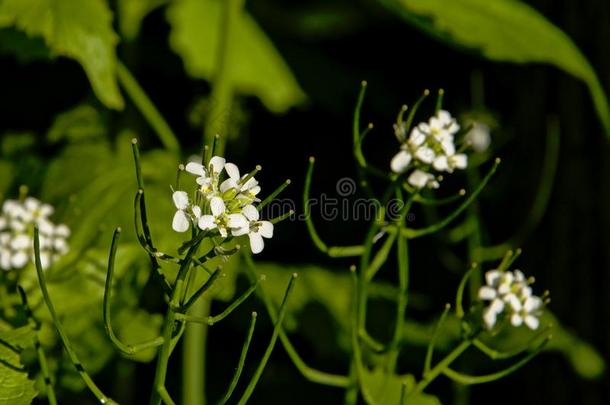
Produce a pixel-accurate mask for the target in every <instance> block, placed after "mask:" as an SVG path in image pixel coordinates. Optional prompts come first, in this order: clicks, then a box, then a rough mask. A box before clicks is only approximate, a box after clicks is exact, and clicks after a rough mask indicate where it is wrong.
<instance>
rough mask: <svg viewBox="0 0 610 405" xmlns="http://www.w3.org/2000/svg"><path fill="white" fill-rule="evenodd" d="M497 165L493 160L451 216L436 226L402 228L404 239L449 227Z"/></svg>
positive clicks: (474, 197)
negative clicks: (473, 188) (484, 174)
mask: <svg viewBox="0 0 610 405" xmlns="http://www.w3.org/2000/svg"><path fill="white" fill-rule="evenodd" d="M499 164H500V159H499V158H497V159H496V160H495V162H494V164H493V166H492V167H491V169H490V170H489V172H488V173H487V175H486V176H485V177H484V178H483V180H482V181H481V183H479V185H478V186H477V188H476V189H475V190H474V191H473V192H472V194H470V195H469V196H468V197H467V198H466V200H464V201H463V202H462V204H460V205H459V206H458V207H457V208H456V209H455V210H454V211H453V212H452V213H451V214H449V215H447V216H446V217H445V218H444V219H442V220H441V221H439V222H437V223H436V224H433V225H430V226H427V227H425V228H420V229H409V228H402V230H401V233H402V234H403V235H404V236H405V237H407V238H409V239H412V238H418V237H420V236H425V235H429V234H431V233H435V232H438V231H439V230H441V229H443V228H444V227H445V226H447V225H449V224H450V223H451V222H452V221H453V220H454V219H455V218H457V216H458V215H460V214H461V213H462V211H464V210H465V209H466V208H468V206H469V205H470V204H471V203H472V202H473V201H474V200H475V199H476V198H477V197H478V196H479V194H480V193H481V191H483V189H484V188H485V186H486V185H487V183H489V180H490V179H491V177H492V176H493V175H494V173H495V172H496V169H497V168H498V165H499Z"/></svg>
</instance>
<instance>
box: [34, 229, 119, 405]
mask: <svg viewBox="0 0 610 405" xmlns="http://www.w3.org/2000/svg"><path fill="white" fill-rule="evenodd" d="M34 256H35V264H36V273H37V274H38V283H39V284H40V290H41V291H42V296H43V298H44V301H45V304H46V305H47V308H48V309H49V313H50V314H51V318H52V319H53V324H54V325H55V329H57V333H58V334H59V337H60V339H61V342H62V343H63V345H64V348H65V349H66V352H67V353H68V357H70V361H71V362H72V364H73V365H74V367H75V368H76V371H77V372H78V373H79V374H80V376H81V378H82V379H83V381H84V382H85V385H86V386H87V388H89V390H90V391H91V392H92V393H93V395H95V397H96V398H97V399H98V401H99V402H100V403H102V404H109V403H110V404H116V402H114V401H113V400H112V399H110V398H109V397H107V396H106V395H105V394H104V393H103V392H102V390H100V389H99V387H98V386H97V385H96V384H95V382H93V379H92V378H91V376H89V374H88V373H87V372H86V371H85V369H84V367H83V366H82V364H81V362H80V360H79V358H78V356H77V355H76V352H75V351H74V350H73V349H72V344H71V343H70V340H69V339H68V335H67V334H66V332H65V331H64V328H63V326H62V324H61V322H59V317H58V316H57V312H55V307H54V306H53V302H52V301H51V296H50V295H49V291H48V290H47V282H46V279H45V275H44V270H43V269H42V263H41V262H40V237H39V232H38V227H35V228H34Z"/></svg>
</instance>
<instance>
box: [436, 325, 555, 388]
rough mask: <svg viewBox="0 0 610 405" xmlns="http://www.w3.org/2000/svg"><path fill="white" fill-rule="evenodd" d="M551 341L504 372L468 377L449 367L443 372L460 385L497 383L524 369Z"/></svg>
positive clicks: (544, 343) (543, 343)
mask: <svg viewBox="0 0 610 405" xmlns="http://www.w3.org/2000/svg"><path fill="white" fill-rule="evenodd" d="M549 340H550V336H549V337H547V338H546V339H544V341H542V342H541V343H540V344H539V345H538V346H537V347H536V348H535V349H534V350H533V351H532V352H531V353H529V354H528V355H527V356H525V357H524V358H522V359H521V360H519V361H517V362H516V363H515V364H513V365H511V366H509V367H507V368H505V369H503V370H500V371H497V372H495V373H491V374H486V375H478V376H473V375H468V374H462V373H460V372H458V371H455V370H452V369H451V368H449V367H446V368H445V369H444V370H443V374H445V375H446V376H447V377H449V378H451V379H452V380H453V381H456V382H459V383H460V384H466V385H473V384H483V383H488V382H491V381H496V380H499V379H500V378H504V377H506V376H507V375H509V374H511V373H513V372H515V371H517V370H518V369H520V368H521V367H523V366H524V365H526V364H527V363H529V362H530V360H532V359H533V358H534V357H535V356H536V355H537V354H538V353H540V352H541V351H542V349H543V348H544V346H545V345H546V344H547V343H548V342H549Z"/></svg>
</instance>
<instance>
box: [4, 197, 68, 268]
mask: <svg viewBox="0 0 610 405" xmlns="http://www.w3.org/2000/svg"><path fill="white" fill-rule="evenodd" d="M53 211H54V210H53V207H52V206H50V205H48V204H44V203H41V202H40V201H38V200H37V199H35V198H33V197H27V198H25V199H24V200H23V201H17V200H6V201H5V202H4V204H3V205H2V212H1V213H0V268H1V269H3V270H13V269H20V268H23V267H25V266H26V265H27V264H28V263H29V262H30V261H31V262H34V238H33V235H34V227H35V226H37V227H38V228H39V230H40V260H41V263H42V266H43V267H45V268H47V267H49V266H50V265H51V264H52V263H53V262H55V261H56V260H57V259H58V258H59V257H60V256H62V255H64V254H66V253H67V252H68V250H69V249H68V243H67V241H66V239H67V238H68V237H69V236H70V229H69V228H68V227H67V226H66V225H63V224H60V225H55V224H53V222H52V221H51V220H50V219H49V217H50V216H51V215H52V214H53Z"/></svg>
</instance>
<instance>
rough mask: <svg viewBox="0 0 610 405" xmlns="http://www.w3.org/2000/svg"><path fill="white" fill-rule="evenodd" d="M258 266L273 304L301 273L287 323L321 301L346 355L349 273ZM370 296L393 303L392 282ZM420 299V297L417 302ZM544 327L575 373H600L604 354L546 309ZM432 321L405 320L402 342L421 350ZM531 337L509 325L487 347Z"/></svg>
mask: <svg viewBox="0 0 610 405" xmlns="http://www.w3.org/2000/svg"><path fill="white" fill-rule="evenodd" d="M256 270H257V272H258V273H259V274H261V275H262V274H264V275H265V276H266V281H265V282H264V283H263V286H262V288H264V289H265V291H266V292H267V293H268V294H270V296H271V297H272V298H273V300H274V302H275V303H276V304H277V303H279V302H281V299H282V290H281V288H280V287H281V286H282V283H284V282H285V275H286V274H287V273H289V272H298V273H299V288H298V289H296V290H295V294H294V296H293V297H292V300H291V302H290V308H289V310H290V312H289V313H288V314H287V319H286V323H285V324H286V327H287V328H289V329H293V330H294V329H296V325H297V323H298V321H297V320H298V317H299V314H301V313H302V312H303V310H304V309H305V307H306V306H307V305H308V304H313V303H319V304H321V305H322V307H324V308H325V309H326V310H327V311H328V313H329V314H330V315H331V319H332V321H333V325H331V326H333V327H334V328H336V329H337V333H338V335H339V338H338V343H339V347H340V348H341V349H342V350H344V351H345V352H346V353H347V352H349V350H350V333H351V332H350V327H351V325H350V308H351V303H350V301H349V300H347V299H345V297H351V294H352V288H353V286H352V284H353V283H352V281H351V279H350V277H349V274H348V273H347V269H346V270H345V271H344V272H338V271H333V270H330V269H327V268H323V267H319V266H307V265H305V266H286V265H285V264H281V263H270V262H263V263H258V264H257V266H256ZM370 294H371V297H377V298H380V299H383V300H386V301H389V302H394V300H395V298H396V297H397V296H398V291H397V289H396V288H395V287H394V286H392V285H391V284H386V283H379V282H377V283H373V284H372V285H371V287H370ZM412 296H413V293H412V294H411V297H410V299H411V300H413V299H414V300H415V304H414V305H416V306H417V302H418V299H417V294H415V297H412ZM420 302H421V301H420ZM541 324H542V325H546V324H552V325H553V339H552V340H551V341H550V342H549V345H548V346H547V347H546V349H545V350H547V351H557V352H560V353H561V354H562V355H563V356H564V357H565V358H566V360H567V361H568V362H569V363H570V365H571V366H572V368H573V369H574V371H575V372H576V373H578V374H579V375H580V376H581V377H583V378H589V379H595V378H599V377H601V376H602V374H603V373H604V371H605V368H606V365H605V361H604V359H603V358H602V356H601V355H600V354H599V353H598V352H597V351H596V350H595V349H594V348H593V347H592V346H591V345H589V344H588V343H587V342H584V341H582V340H581V339H579V338H578V336H577V335H575V334H574V333H572V332H570V331H568V330H567V329H565V328H563V327H562V326H561V325H560V323H559V322H558V320H557V319H556V318H555V317H554V316H553V315H552V314H551V313H550V312H549V311H546V314H545V315H544V316H543V318H542V320H541ZM435 325H436V320H435V319H433V320H430V322H429V323H424V322H421V321H415V320H413V319H410V320H407V322H406V323H405V326H404V331H403V336H404V339H405V340H406V342H405V343H407V344H409V345H413V346H419V347H421V348H422V349H425V348H426V347H427V346H428V343H429V342H430V339H431V337H432V333H433V331H434V328H435ZM460 333H461V330H460V322H459V320H458V319H457V318H456V317H455V316H452V315H451V316H449V317H447V319H446V321H445V323H444V324H443V327H442V330H441V333H440V334H439V337H438V339H437V341H436V347H437V350H439V352H446V351H449V350H450V349H451V347H452V345H454V344H455V342H457V341H459V340H460ZM531 338H532V333H531V331H529V330H527V329H525V328H507V329H505V330H504V332H503V333H502V334H501V335H499V336H495V337H493V338H492V339H490V340H489V343H490V345H492V346H493V347H497V348H498V349H499V350H507V349H510V348H515V347H520V346H523V345H525V344H526V343H527V342H528V341H529V340H530V339H531ZM311 343H312V344H322V345H325V344H328V342H316V341H312V342H311Z"/></svg>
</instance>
